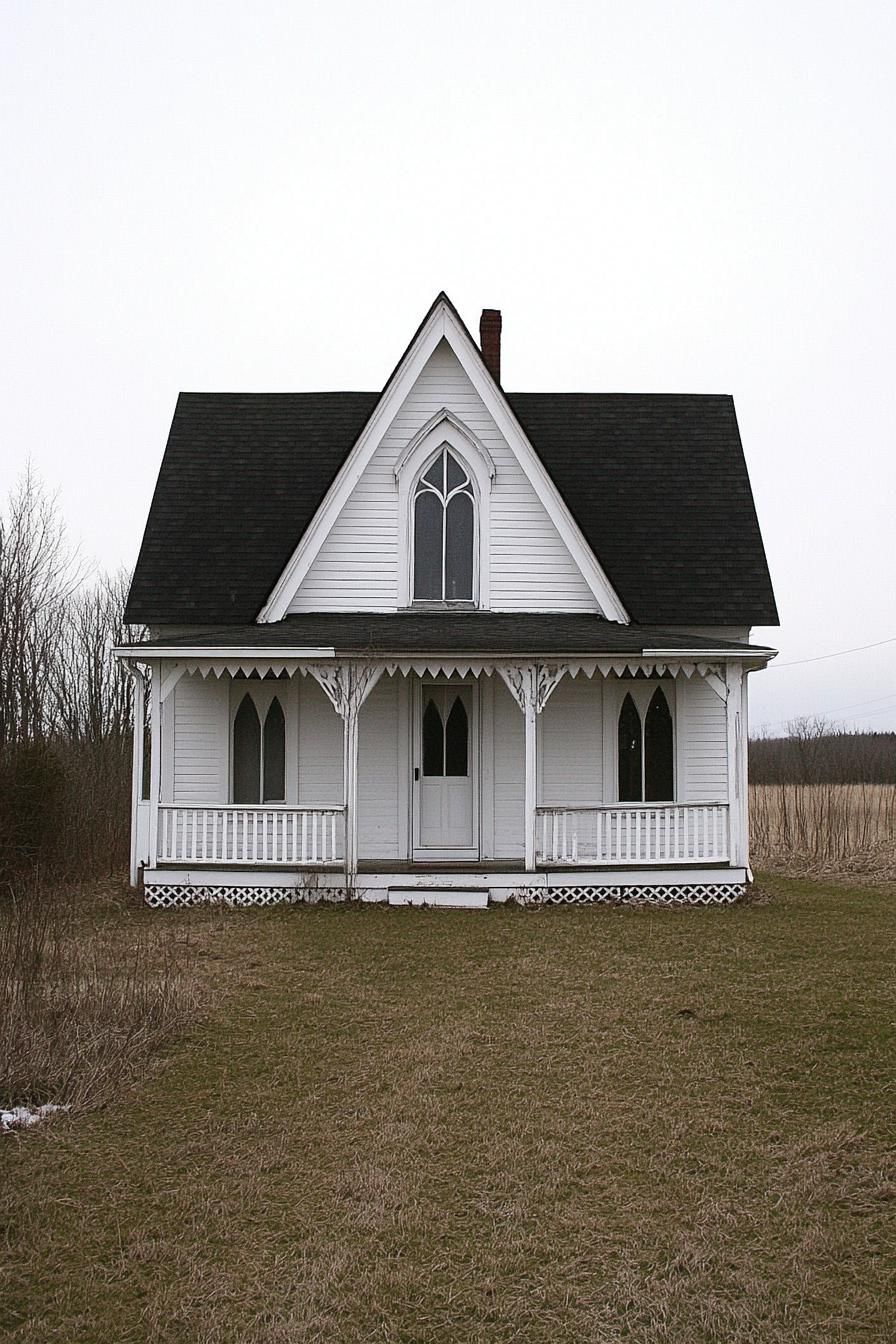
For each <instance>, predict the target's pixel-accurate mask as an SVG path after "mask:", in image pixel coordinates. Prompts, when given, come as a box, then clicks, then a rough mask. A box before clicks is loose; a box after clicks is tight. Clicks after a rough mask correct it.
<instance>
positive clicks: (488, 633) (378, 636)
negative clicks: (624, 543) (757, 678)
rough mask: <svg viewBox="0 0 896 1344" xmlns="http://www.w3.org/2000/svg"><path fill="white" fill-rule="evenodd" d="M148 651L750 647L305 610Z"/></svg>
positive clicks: (546, 615) (587, 626)
mask: <svg viewBox="0 0 896 1344" xmlns="http://www.w3.org/2000/svg"><path fill="white" fill-rule="evenodd" d="M141 647H144V648H146V649H151V648H153V647H156V648H166V649H168V648H175V649H176V648H182V649H186V648H191V649H192V648H207V649H214V648H225V649H229V648H232V649H236V650H239V649H278V650H279V649H290V648H292V649H303V648H304V649H314V648H317V649H329V648H333V649H335V650H336V653H337V654H339V655H348V654H365V655H366V654H411V655H413V654H418V653H420V654H429V653H441V654H452V653H453V654H467V653H469V654H477V653H479V654H510V655H513V654H516V653H517V652H525V653H530V654H558V653H571V654H575V653H580V654H593V655H594V654H609V655H611V656H612V655H614V654H640V653H641V652H642V650H644V649H670V650H671V649H688V650H698V649H725V650H730V651H731V652H737V651H739V650H747V649H749V650H750V652H752V653H755V652H759V653H761V652H762V650H761V649H759V648H758V647H757V646H755V645H754V646H750V645H748V644H736V643H731V642H730V641H727V640H718V639H707V638H703V637H699V636H695V635H682V634H680V633H675V632H670V631H668V630H659V629H657V627H656V626H649V625H618V624H617V623H616V622H615V621H605V620H604V619H603V617H602V616H589V615H587V614H583V613H575V614H570V615H566V614H564V613H559V612H532V613H526V612H522V613H517V612H496V611H451V612H441V611H439V612H431V611H427V612H417V611H406V612H404V611H403V612H396V613H387V612H372V613H367V612H331V611H322V612H317V611H315V612H308V613H303V614H302V615H301V616H287V617H286V618H285V619H284V620H282V621H276V622H272V623H270V624H266V625H252V624H248V625H224V626H217V627H211V628H208V629H203V630H202V632H201V633H197V632H193V633H191V634H188V635H178V636H177V637H175V638H162V637H160V638H159V639H156V640H150V641H148V643H147V644H145V645H142V646H141Z"/></svg>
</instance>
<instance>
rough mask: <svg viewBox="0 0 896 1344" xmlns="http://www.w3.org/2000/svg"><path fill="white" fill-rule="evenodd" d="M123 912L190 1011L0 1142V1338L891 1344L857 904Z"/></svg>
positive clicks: (886, 1064) (875, 1089)
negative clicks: (48, 1114) (157, 1048)
mask: <svg viewBox="0 0 896 1344" xmlns="http://www.w3.org/2000/svg"><path fill="white" fill-rule="evenodd" d="M764 885H765V889H766V892H767V893H768V895H769V896H770V897H771V899H770V900H769V901H768V903H765V904H762V903H756V904H750V905H745V906H742V907H738V908H734V909H719V910H691V911H666V910H655V911H652V910H625V909H581V910H574V909H551V910H540V911H523V910H516V909H512V910H511V909H506V910H502V909H492V910H489V911H487V912H469V913H463V912H457V911H441V912H426V911H419V910H388V909H379V908H367V909H360V910H359V909H339V908H323V907H317V908H310V909H301V908H296V909H287V910H275V911H258V912H240V911H237V912H221V911H217V912H216V911H207V910H206V911H203V910H197V911H191V912H172V913H152V912H149V911H145V910H142V909H136V908H134V907H131V908H119V909H118V910H117V911H113V912H112V913H110V914H109V918H114V919H115V920H118V921H121V922H122V923H124V924H125V925H126V926H127V924H128V923H130V924H131V925H132V926H133V925H134V924H136V923H138V922H141V921H146V920H151V921H156V922H161V923H162V924H164V925H165V926H166V927H168V928H170V930H171V932H172V937H175V936H176V937H178V938H180V939H183V938H185V937H189V940H190V948H191V951H190V956H191V961H192V964H193V966H194V970H195V973H196V975H197V976H199V977H200V979H201V981H202V984H203V986H204V987H205V1009H204V1011H203V1013H202V1016H201V1017H200V1018H199V1019H198V1020H197V1021H196V1023H195V1024H194V1026H193V1027H192V1028H190V1030H189V1031H188V1032H187V1034H186V1035H184V1036H182V1037H181V1038H180V1040H179V1042H178V1043H177V1045H176V1046H175V1047H174V1048H173V1049H172V1050H171V1051H170V1052H169V1053H168V1054H167V1056H166V1057H165V1058H163V1059H160V1060H158V1061H157V1062H156V1064H155V1065H154V1066H153V1067H151V1068H150V1069H149V1070H148V1072H147V1074H146V1076H145V1077H143V1078H142V1079H140V1080H139V1081H138V1082H137V1083H136V1084H135V1085H133V1086H131V1087H130V1088H129V1090H128V1091H127V1092H125V1093H123V1094H119V1096H118V1098H117V1099H116V1100H115V1101H114V1102H112V1103H110V1104H108V1105H107V1106H105V1107H104V1108H103V1109H101V1110H93V1111H82V1112H81V1113H73V1114H72V1115H71V1116H70V1117H67V1118H63V1119H58V1120H56V1121H54V1122H52V1123H49V1124H47V1125H45V1126H44V1127H43V1128H42V1129H41V1130H33V1131H31V1132H29V1133H26V1134H21V1135H13V1136H6V1137H5V1138H2V1139H0V1164H2V1169H3V1177H4V1181H5V1192H4V1198H3V1204H2V1220H3V1236H4V1238H5V1242H4V1251H3V1265H2V1278H0V1338H3V1339H10V1340H16V1341H18V1340H21V1341H23V1344H24V1341H26V1340H27V1341H28V1344H42V1342H43V1341H49V1340H71V1341H78V1344H89V1342H92V1341H103V1344H124V1342H125V1341H131V1340H148V1341H160V1342H163V1344H164V1342H166V1341H175V1340H177V1341H189V1342H190V1344H212V1342H213V1341H215V1342H216V1341H221V1342H222V1344H223V1341H235V1340H240V1341H251V1342H255V1341H258V1344H306V1342H307V1341H328V1342H329V1341H362V1340H363V1341H367V1340H369V1341H408V1342H410V1341H443V1340H444V1341H458V1342H461V1344H466V1342H467V1341H477V1342H478V1341H482V1342H483V1344H485V1341H488V1342H489V1344H505V1341H506V1342H507V1344H509V1341H519V1342H522V1344H542V1341H543V1342H544V1344H548V1341H550V1344H562V1342H564V1341H607V1342H608V1344H609V1341H614V1342H615V1341H630V1342H634V1344H639V1342H641V1341H644V1342H647V1341H650V1342H651V1344H652V1342H653V1341H663V1342H664V1344H700V1342H701V1341H710V1340H711V1341H725V1344H740V1341H750V1342H751V1344H754V1342H758V1344H780V1342H782V1341H812V1342H813V1344H815V1342H816V1341H864V1340H881V1341H883V1340H888V1341H889V1340H892V1339H894V1338H896V1280H894V1275H896V1145H894V1130H896V1095H894V1039H896V1002H894V1000H896V996H894V978H893V967H894V951H896V946H894V944H896V940H894V931H896V902H894V896H896V892H894V890H893V888H892V887H891V888H890V889H889V890H885V889H880V890H871V889H855V890H846V889H844V888H842V887H838V886H837V885H836V884H830V883H828V884H823V883H808V882H801V883H796V882H784V881H779V880H777V879H775V880H773V881H772V880H768V881H767V882H766V883H765V884H764Z"/></svg>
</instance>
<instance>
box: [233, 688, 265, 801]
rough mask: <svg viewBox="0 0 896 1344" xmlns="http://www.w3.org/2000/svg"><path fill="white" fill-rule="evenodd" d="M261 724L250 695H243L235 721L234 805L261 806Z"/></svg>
mask: <svg viewBox="0 0 896 1344" xmlns="http://www.w3.org/2000/svg"><path fill="white" fill-rule="evenodd" d="M260 788H261V724H260V723H259V722H258V712H257V710H256V708H255V703H254V701H253V699H252V697H251V695H244V696H243V699H242V703H241V704H240V707H239V709H238V710H237V712H236V718H235V719H234V721H233V801H234V802H235V803H260V802H261V798H260V797H259V792H260Z"/></svg>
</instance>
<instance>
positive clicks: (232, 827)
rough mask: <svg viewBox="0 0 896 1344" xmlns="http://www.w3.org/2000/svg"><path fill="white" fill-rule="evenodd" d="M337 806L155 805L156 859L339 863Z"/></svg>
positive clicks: (341, 841) (340, 813)
mask: <svg viewBox="0 0 896 1344" xmlns="http://www.w3.org/2000/svg"><path fill="white" fill-rule="evenodd" d="M344 811H345V809H344V808H342V807H271V806H266V807H235V806H234V807H160V808H159V834H158V862H159V863H252V864H263V863H268V864H278V865H283V864H287V865H291V864H309V863H311V864H314V863H339V862H341V861H342V858H343V856H344V853H345V850H344V845H345V817H344Z"/></svg>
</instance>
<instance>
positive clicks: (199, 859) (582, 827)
mask: <svg viewBox="0 0 896 1344" xmlns="http://www.w3.org/2000/svg"><path fill="white" fill-rule="evenodd" d="M140 809H141V822H142V827H141V829H143V827H146V826H148V824H149V818H150V812H151V809H150V807H149V804H148V803H147V802H141V804H140ZM728 813H729V808H728V804H727V803H717V802H712V803H702V802H701V803H673V804H653V805H643V804H639V803H629V804H615V805H613V806H602V805H598V804H595V805H592V806H588V807H578V806H576V807H557V806H552V807H536V828H535V832H536V833H535V866H536V868H537V867H557V866H558V865H559V866H561V867H564V868H565V867H578V866H580V867H592V868H593V867H602V866H611V867H618V866H624V867H626V868H627V867H631V866H632V865H635V866H641V865H663V864H679V863H685V864H693V863H713V864H717V863H727V862H728V857H729V847H728ZM157 825H158V835H157V843H156V846H155V864H156V865H159V866H161V865H165V864H177V865H183V864H191V865H194V866H195V865H196V864H202V865H212V866H219V865H221V866H227V867H230V866H245V867H251V868H254V867H259V866H261V867H271V868H303V869H321V870H325V869H327V868H334V869H341V868H342V867H343V866H344V862H345V808H344V807H326V808H312V807H305V808H301V807H300V808H297V807H289V806H285V805H283V806H275V807H271V806H264V807H243V806H237V805H232V806H224V807H219V806H212V807H179V806H160V807H159V808H158V820H157ZM488 867H490V868H491V869H492V870H496V869H507V870H508V871H517V870H518V871H520V872H525V871H526V864H525V861H524V860H519V861H515V860H514V859H512V858H508V857H504V858H501V857H497V858H495V859H491V860H489V861H488ZM459 869H462V870H464V871H467V872H478V871H480V870H482V869H483V861H482V860H481V859H470V858H458V859H450V858H444V857H442V858H428V857H421V858H418V859H416V860H415V861H408V860H399V859H398V858H397V857H396V858H395V859H394V860H391V861H388V862H384V861H383V860H379V861H375V860H365V859H364V858H363V857H362V856H359V858H358V862H357V872H358V873H375V872H381V871H388V872H404V873H414V872H421V871H426V872H430V871H441V872H452V871H457V870H459Z"/></svg>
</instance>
